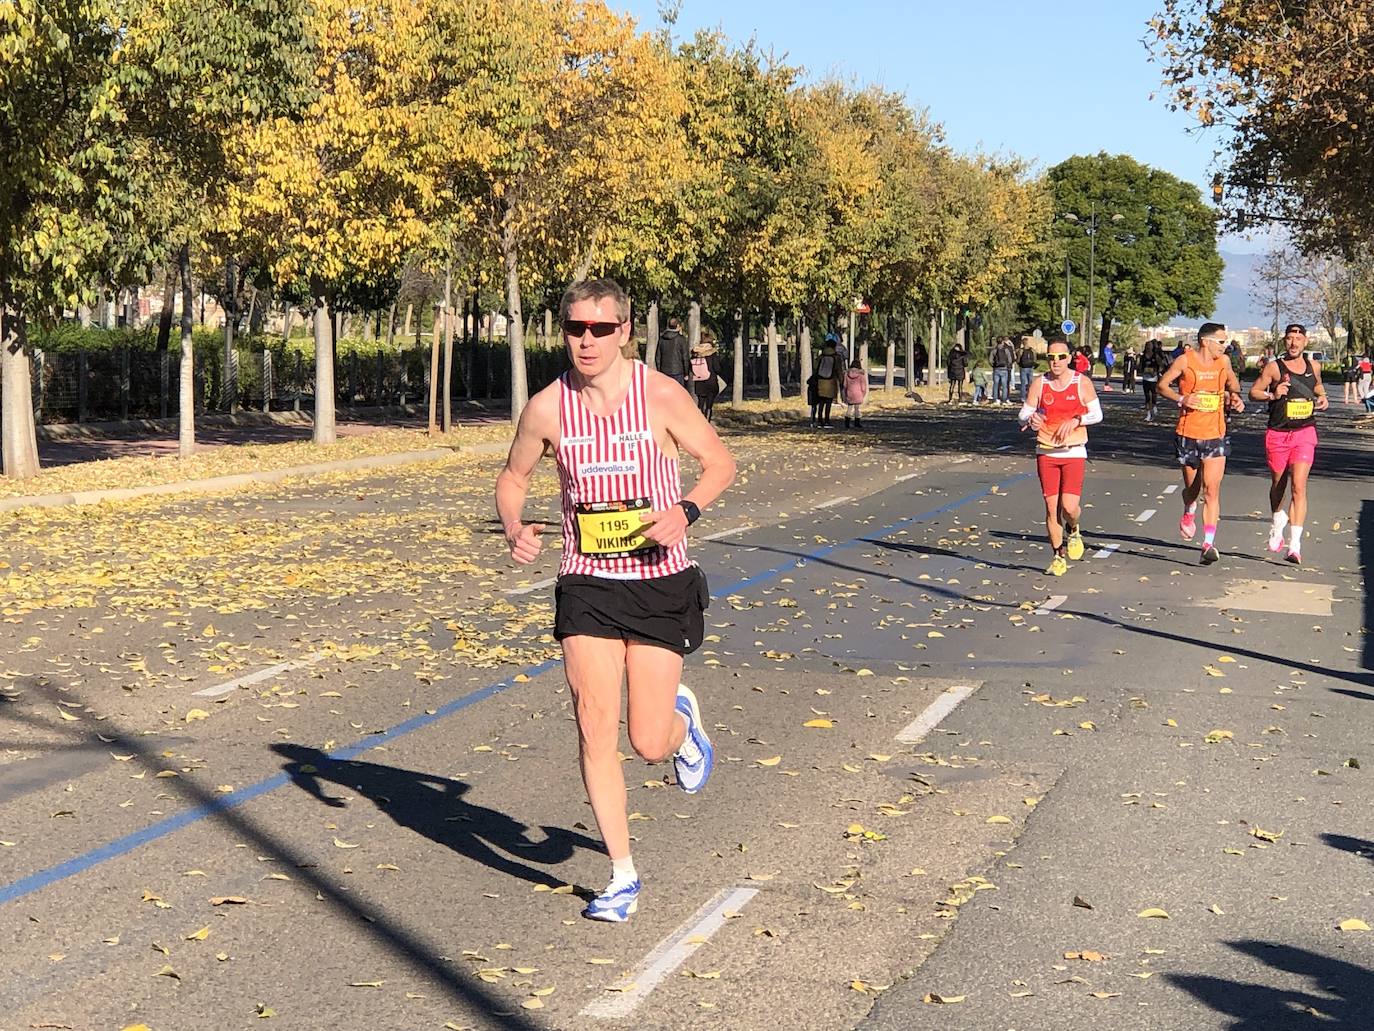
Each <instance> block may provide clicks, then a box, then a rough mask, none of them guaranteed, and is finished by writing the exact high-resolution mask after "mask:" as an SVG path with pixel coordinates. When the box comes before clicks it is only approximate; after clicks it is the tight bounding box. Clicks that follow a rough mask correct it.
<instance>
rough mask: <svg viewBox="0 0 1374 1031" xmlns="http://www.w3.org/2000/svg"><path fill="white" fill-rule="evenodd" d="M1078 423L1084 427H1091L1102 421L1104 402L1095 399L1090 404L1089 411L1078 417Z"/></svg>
mask: <svg viewBox="0 0 1374 1031" xmlns="http://www.w3.org/2000/svg"><path fill="white" fill-rule="evenodd" d="M1078 421H1079V423H1080V424H1081V425H1083V426H1091V425H1093V424H1094V423H1098V422H1101V421H1102V402H1101V401H1100V400H1098V399H1097V398H1093V399H1092V400H1091V401H1089V402H1088V411H1087V412H1086V413H1085V414H1083V415H1080V416H1079V417H1078Z"/></svg>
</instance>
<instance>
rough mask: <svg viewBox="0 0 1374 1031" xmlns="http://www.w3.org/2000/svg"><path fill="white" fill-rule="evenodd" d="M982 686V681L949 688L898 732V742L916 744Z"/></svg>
mask: <svg viewBox="0 0 1374 1031" xmlns="http://www.w3.org/2000/svg"><path fill="white" fill-rule="evenodd" d="M981 686H982V681H979V682H978V683H976V684H959V685H957V686H955V687H951V688H948V689H947V690H946V691H945V692H944V693H943V694H942V695H940V697H939V698H937V699H935V701H933V702H931V703H930V704H929V705H928V706H926V710H925V712H923V713H921V715H919V716H917V717H916V718H915V719H914V720H912V721H911V722H910V723H908V724H907V725H906V726H905V727H903V728H902V729H901V730H900V731H898V732H897V740H898V741H900V742H902V743H903V744H907V745H914V744H916V743H917V742H918V741H920V740H921V739H922V738H924V737H925V736H926V735H927V734H929V733H930V732H931V731H932V730H934V729H935V728H936V727H937V726H939V725H940V721H941V720H942V719H944V718H945V717H946V716H948V715H949V714H950V713H952V712H953V711H954V710H955V708H957V707H958V705H959V703H960V702H962V701H963V700H964V699H965V698H967V697H968V696H969V695H971V694H973V692H974V691H977V690H978V688H979V687H981Z"/></svg>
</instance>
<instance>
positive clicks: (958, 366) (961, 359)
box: [945, 340, 968, 401]
mask: <svg viewBox="0 0 1374 1031" xmlns="http://www.w3.org/2000/svg"><path fill="white" fill-rule="evenodd" d="M967 372H968V352H967V351H965V350H964V345H963V344H962V343H961V342H960V341H958V340H955V341H954V343H953V344H951V345H950V348H949V354H948V355H946V356H945V374H946V375H947V376H948V377H949V398H948V400H950V401H953V400H954V396H955V394H956V393H957V394H958V395H959V400H960V401H962V400H963V399H964V376H965V375H966V374H967Z"/></svg>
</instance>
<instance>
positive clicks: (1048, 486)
mask: <svg viewBox="0 0 1374 1031" xmlns="http://www.w3.org/2000/svg"><path fill="white" fill-rule="evenodd" d="M1082 381H1083V377H1082V376H1081V375H1080V374H1079V373H1076V372H1075V373H1074V374H1073V375H1072V376H1070V377H1069V381H1068V382H1067V383H1066V384H1064V386H1063V387H1061V388H1059V389H1056V388H1055V387H1054V386H1053V385H1052V384H1051V383H1050V379H1049V377H1048V376H1043V377H1041V379H1040V403H1039V405H1038V406H1037V408H1036V410H1037V411H1038V412H1039V413H1040V414H1041V415H1042V416H1044V418H1045V426H1044V428H1043V429H1041V430H1040V432H1039V434H1038V435H1037V442H1036V448H1037V450H1036V459H1035V467H1036V472H1038V473H1039V474H1040V490H1041V493H1043V494H1044V495H1045V497H1047V498H1050V497H1058V496H1059V495H1061V494H1073V495H1081V494H1082V493H1083V474H1084V469H1085V467H1086V465H1087V459H1088V431H1087V429H1086V428H1084V427H1082V426H1080V427H1079V428H1078V429H1076V430H1074V431H1073V432H1072V433H1070V434H1069V437H1068V440H1066V441H1065V442H1064V443H1063V444H1060V445H1055V444H1054V443H1053V440H1054V431H1055V430H1056V429H1057V428H1058V427H1059V426H1060V425H1061V424H1062V423H1065V422H1068V421H1069V420H1070V419H1075V418H1080V419H1081V418H1082V417H1083V416H1085V415H1087V414H1088V406H1087V405H1086V404H1085V403H1084V402H1083V398H1082V395H1081V393H1080V391H1079V384H1080V383H1081V382H1082Z"/></svg>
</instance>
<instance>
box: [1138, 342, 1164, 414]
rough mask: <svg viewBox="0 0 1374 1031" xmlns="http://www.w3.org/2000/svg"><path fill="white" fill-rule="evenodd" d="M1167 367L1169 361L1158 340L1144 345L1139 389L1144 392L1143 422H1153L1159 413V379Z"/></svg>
mask: <svg viewBox="0 0 1374 1031" xmlns="http://www.w3.org/2000/svg"><path fill="white" fill-rule="evenodd" d="M1168 367H1169V359H1168V358H1167V357H1166V356H1165V354H1164V345H1163V344H1162V343H1161V342H1160V341H1158V340H1149V341H1146V343H1145V351H1144V353H1142V354H1141V356H1140V389H1141V390H1143V391H1144V392H1145V421H1146V422H1154V421H1155V415H1156V414H1158V411H1159V388H1158V384H1159V377H1160V376H1162V375H1164V370H1165V369H1167V368H1168Z"/></svg>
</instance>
